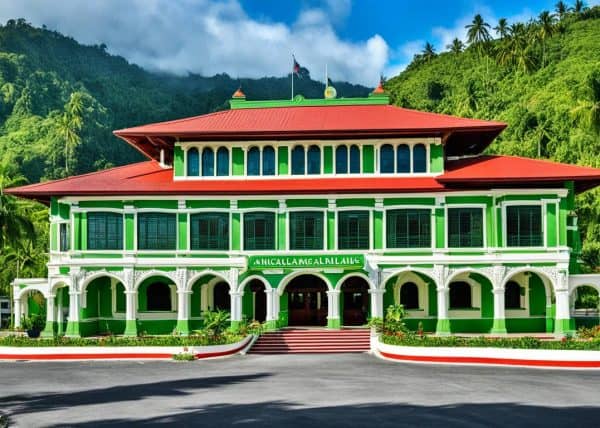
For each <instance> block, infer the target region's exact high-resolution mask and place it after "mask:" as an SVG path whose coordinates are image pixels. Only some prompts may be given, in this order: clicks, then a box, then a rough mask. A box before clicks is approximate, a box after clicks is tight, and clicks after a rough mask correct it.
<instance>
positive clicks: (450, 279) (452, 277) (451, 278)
mask: <svg viewBox="0 0 600 428" xmlns="http://www.w3.org/2000/svg"><path fill="white" fill-rule="evenodd" d="M469 273H476V274H478V275H481V276H483V277H484V278H485V279H487V280H488V281H489V282H490V284H492V286H493V285H494V281H493V279H492V278H491V277H490V276H489V275H488V274H487V273H486V272H484V271H479V270H477V269H471V268H465V269H459V270H457V271H456V272H453V273H452V275H450V276H449V277H448V278H447V279H446V283H445V284H444V286H445V287H446V288H448V287H449V286H450V283H451V282H453V281H464V279H460V280H459V279H457V278H458V277H459V276H461V275H464V274H469ZM467 282H469V281H467Z"/></svg>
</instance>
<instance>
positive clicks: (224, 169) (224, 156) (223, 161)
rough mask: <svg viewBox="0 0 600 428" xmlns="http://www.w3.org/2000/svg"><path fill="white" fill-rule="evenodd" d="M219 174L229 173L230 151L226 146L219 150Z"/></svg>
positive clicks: (221, 175) (225, 174)
mask: <svg viewBox="0 0 600 428" xmlns="http://www.w3.org/2000/svg"><path fill="white" fill-rule="evenodd" d="M217 175H218V176H220V177H223V176H227V175H229V151H228V150H227V148H226V147H219V150H217Z"/></svg>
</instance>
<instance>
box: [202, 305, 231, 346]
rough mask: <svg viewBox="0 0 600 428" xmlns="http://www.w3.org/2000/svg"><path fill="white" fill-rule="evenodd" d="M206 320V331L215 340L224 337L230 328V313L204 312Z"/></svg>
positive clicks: (203, 317) (203, 315)
mask: <svg viewBox="0 0 600 428" xmlns="http://www.w3.org/2000/svg"><path fill="white" fill-rule="evenodd" d="M202 319H203V320H204V330H206V331H207V332H208V334H210V335H212V337H213V338H214V339H218V338H219V337H221V336H222V335H223V332H224V331H225V330H227V328H228V327H229V312H227V311H222V310H220V309H219V310H216V311H204V312H203V313H202Z"/></svg>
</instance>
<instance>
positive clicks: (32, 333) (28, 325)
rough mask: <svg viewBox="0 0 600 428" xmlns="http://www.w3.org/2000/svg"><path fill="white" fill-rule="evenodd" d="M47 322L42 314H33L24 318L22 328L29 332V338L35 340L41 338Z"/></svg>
mask: <svg viewBox="0 0 600 428" xmlns="http://www.w3.org/2000/svg"><path fill="white" fill-rule="evenodd" d="M45 324H46V321H45V320H44V317H43V316H42V315H40V314H33V315H31V316H29V317H23V320H22V321H21V326H22V327H23V329H24V330H26V331H27V336H29V337H30V338H35V337H39V336H40V332H41V331H42V330H43V329H44V326H45Z"/></svg>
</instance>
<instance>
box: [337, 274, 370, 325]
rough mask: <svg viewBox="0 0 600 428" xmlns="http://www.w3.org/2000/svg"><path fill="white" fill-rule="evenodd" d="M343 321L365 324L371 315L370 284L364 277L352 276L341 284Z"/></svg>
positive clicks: (347, 323)
mask: <svg viewBox="0 0 600 428" xmlns="http://www.w3.org/2000/svg"><path fill="white" fill-rule="evenodd" d="M341 299H342V302H341V303H342V308H343V311H342V317H343V318H342V322H343V324H344V325H348V326H354V325H364V324H366V322H367V318H368V317H369V306H370V301H369V284H368V283H367V281H366V280H365V279H364V278H361V277H359V276H351V277H349V278H348V279H346V280H345V281H344V282H343V283H342V286H341Z"/></svg>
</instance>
